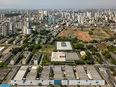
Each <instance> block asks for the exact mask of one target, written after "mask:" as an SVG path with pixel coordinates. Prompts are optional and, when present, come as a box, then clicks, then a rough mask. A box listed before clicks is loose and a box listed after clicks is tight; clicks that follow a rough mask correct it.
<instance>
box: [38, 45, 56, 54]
mask: <svg viewBox="0 0 116 87" xmlns="http://www.w3.org/2000/svg"><path fill="white" fill-rule="evenodd" d="M41 47H42V48H41V49H40V50H39V51H40V52H47V53H52V52H53V50H54V49H55V46H54V45H51V44H46V45H41Z"/></svg>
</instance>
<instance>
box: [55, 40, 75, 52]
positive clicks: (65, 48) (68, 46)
mask: <svg viewBox="0 0 116 87" xmlns="http://www.w3.org/2000/svg"><path fill="white" fill-rule="evenodd" d="M63 43H65V45H66V46H62V41H58V42H56V49H57V50H73V48H72V45H71V43H70V42H69V41H64V42H63Z"/></svg>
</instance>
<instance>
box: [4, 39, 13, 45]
mask: <svg viewBox="0 0 116 87" xmlns="http://www.w3.org/2000/svg"><path fill="white" fill-rule="evenodd" d="M13 40H14V38H13V37H12V38H10V39H8V40H7V41H6V42H5V43H6V44H10V43H11V42H13Z"/></svg>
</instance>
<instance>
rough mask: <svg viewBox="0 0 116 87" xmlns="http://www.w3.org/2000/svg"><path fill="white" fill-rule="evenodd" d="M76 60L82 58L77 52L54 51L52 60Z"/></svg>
mask: <svg viewBox="0 0 116 87" xmlns="http://www.w3.org/2000/svg"><path fill="white" fill-rule="evenodd" d="M75 60H81V57H80V55H79V54H78V53H77V52H52V56H51V61H54V62H74V61H75Z"/></svg>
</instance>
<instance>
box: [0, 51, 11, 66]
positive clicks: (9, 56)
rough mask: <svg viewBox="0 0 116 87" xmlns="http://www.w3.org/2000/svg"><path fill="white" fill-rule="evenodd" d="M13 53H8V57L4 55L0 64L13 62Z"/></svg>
mask: <svg viewBox="0 0 116 87" xmlns="http://www.w3.org/2000/svg"><path fill="white" fill-rule="evenodd" d="M12 55H13V54H12V53H11V52H9V53H7V54H6V55H4V56H3V57H2V58H1V59H0V62H3V63H4V64H6V65H7V64H8V63H9V62H10V60H11V58H12Z"/></svg>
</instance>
